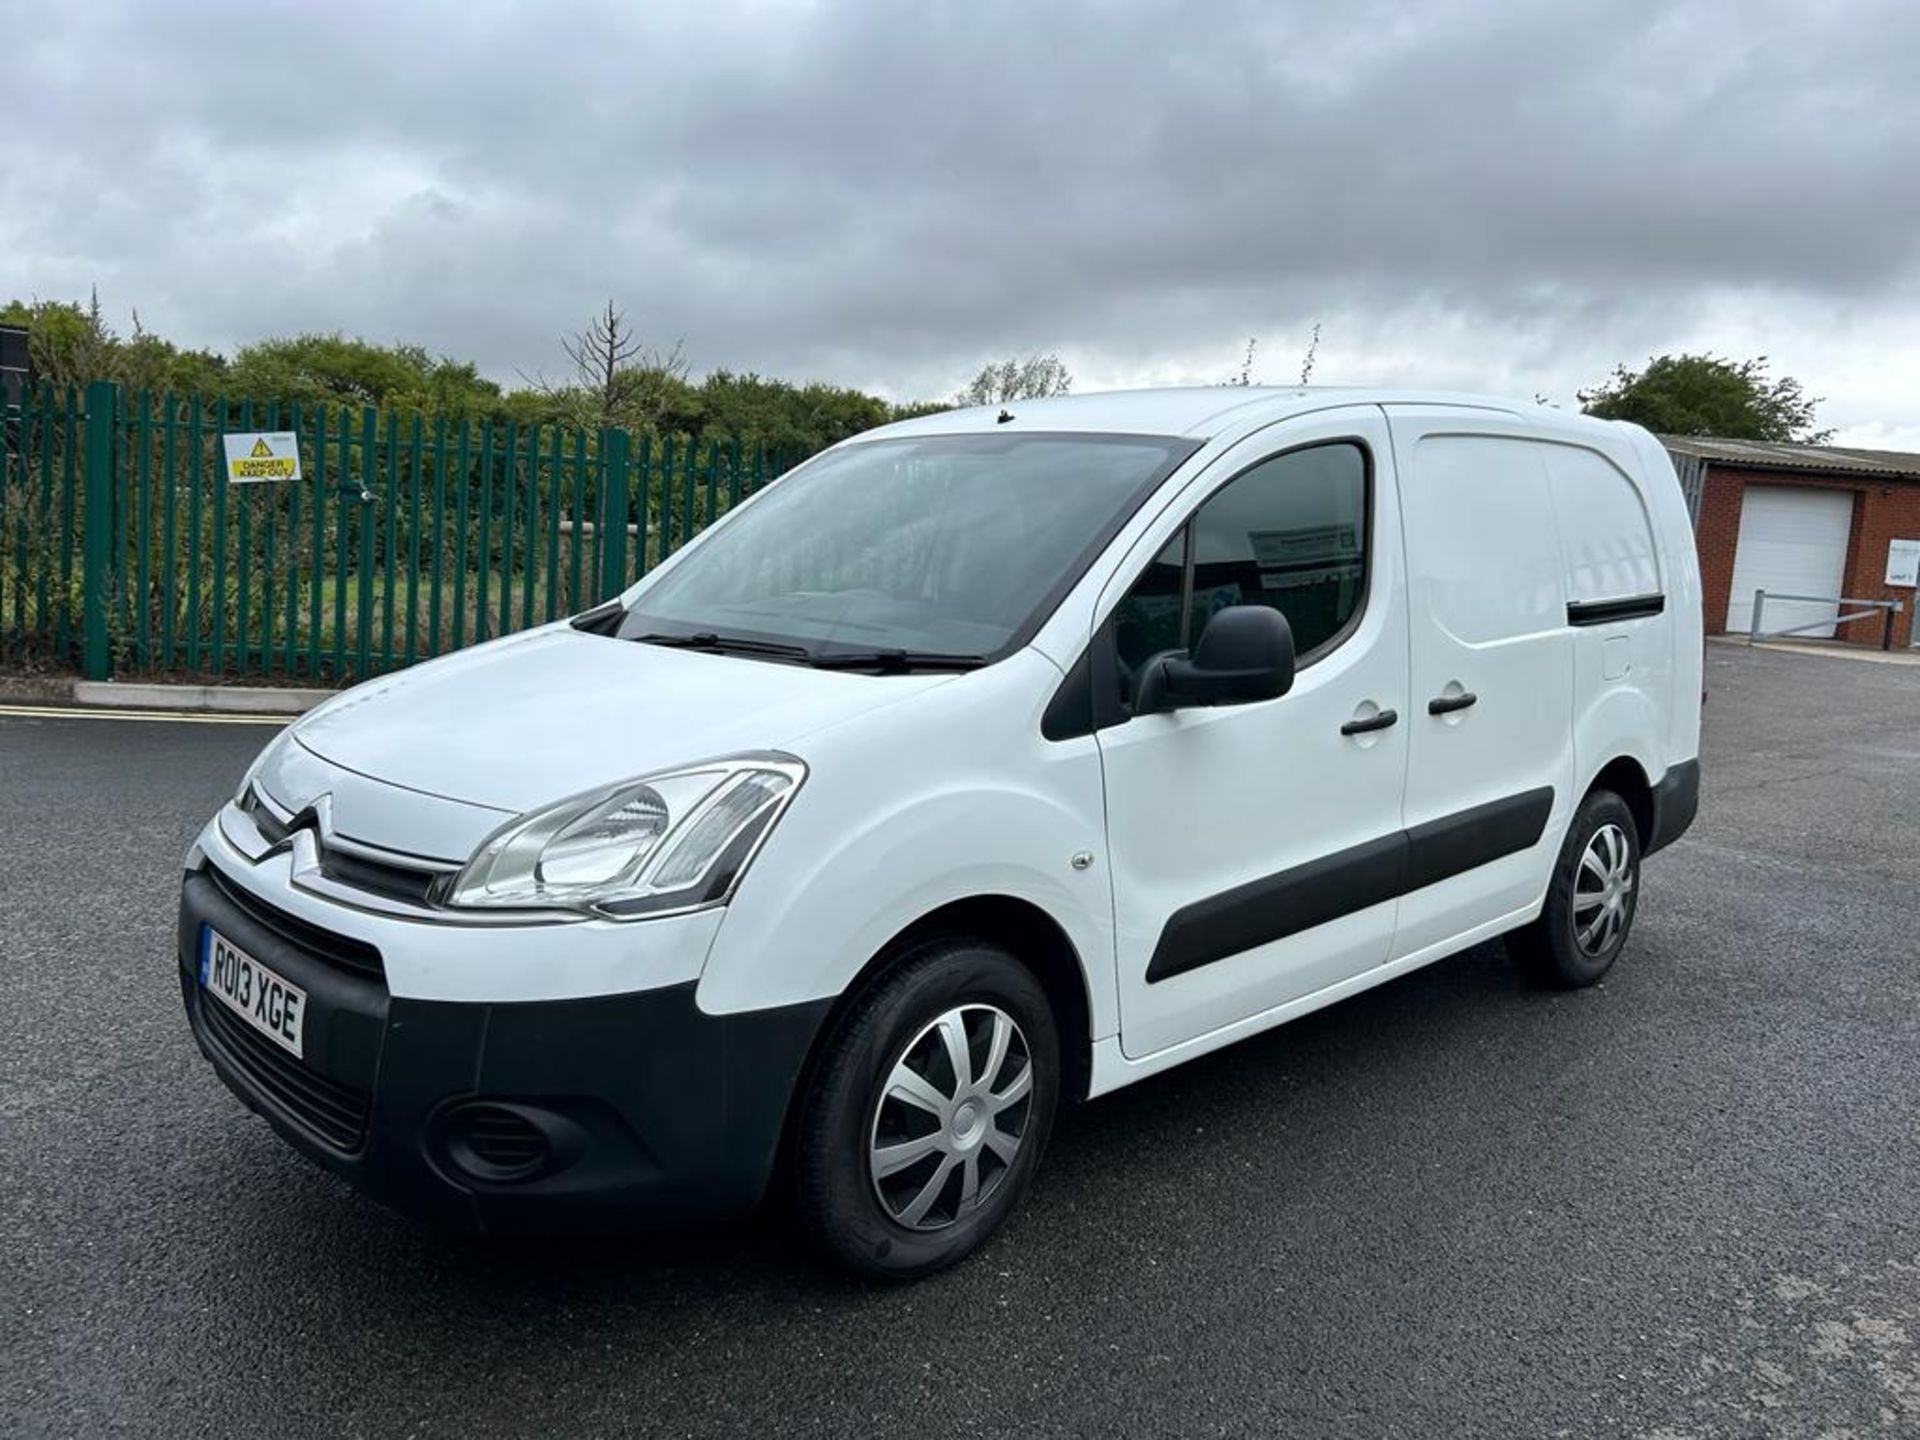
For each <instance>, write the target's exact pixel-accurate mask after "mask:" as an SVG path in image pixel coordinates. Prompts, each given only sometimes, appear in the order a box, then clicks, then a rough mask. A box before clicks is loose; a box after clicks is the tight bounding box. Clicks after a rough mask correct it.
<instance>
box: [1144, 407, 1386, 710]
mask: <svg viewBox="0 0 1920 1440" xmlns="http://www.w3.org/2000/svg"><path fill="white" fill-rule="evenodd" d="M1366 528H1367V457H1366V452H1365V451H1363V450H1362V449H1361V448H1360V447H1359V446H1358V445H1356V444H1352V443H1349V442H1342V443H1339V444H1334V445H1313V446H1309V447H1307V448H1305V449H1302V450H1290V451H1288V452H1287V453H1285V454H1283V455H1276V456H1274V457H1273V458H1272V459H1271V460H1263V461H1261V462H1260V463H1259V464H1258V465H1255V466H1254V467H1253V468H1252V469H1250V470H1246V471H1243V472H1242V473H1241V474H1240V475H1238V476H1237V477H1235V478H1234V479H1233V480H1231V481H1229V482H1228V483H1227V484H1226V485H1225V486H1224V487H1222V488H1221V489H1219V490H1216V491H1215V492H1214V493H1213V495H1212V496H1211V497H1209V498H1208V500H1207V501H1206V503H1205V504H1203V505H1201V507H1200V508H1199V509H1198V510H1196V511H1195V512H1194V514H1193V516H1192V518H1191V519H1190V520H1189V521H1188V522H1187V524H1186V525H1185V527H1183V528H1182V530H1181V531H1180V533H1179V534H1178V535H1176V536H1174V538H1173V539H1172V540H1171V541H1169V542H1168V544H1167V546H1166V547H1165V548H1164V549H1163V550H1161V552H1160V553H1159V554H1158V555H1157V556H1155V557H1154V560H1153V563H1152V564H1151V565H1149V566H1148V567H1147V568H1146V570H1145V572H1144V573H1143V574H1142V575H1141V577H1140V579H1139V580H1138V581H1137V582H1136V583H1135V585H1134V587H1133V588H1132V589H1131V590H1129V591H1128V592H1127V595H1126V598H1125V599H1123V600H1122V601H1121V602H1120V603H1119V605H1117V606H1116V607H1115V608H1114V612H1113V621H1114V646H1115V650H1116V652H1117V655H1118V659H1119V662H1120V663H1119V666H1118V670H1119V674H1120V682H1121V686H1122V691H1123V695H1131V693H1132V677H1133V675H1134V674H1135V672H1136V671H1137V670H1138V669H1139V667H1140V666H1141V665H1142V664H1143V663H1144V662H1145V661H1146V660H1148V659H1149V658H1151V657H1152V656H1154V655H1157V654H1158V653H1160V652H1161V651H1162V650H1184V649H1188V648H1190V647H1191V646H1192V644H1193V642H1194V640H1195V638H1196V637H1198V635H1199V634H1200V632H1201V630H1203V629H1205V628H1206V623H1207V621H1208V620H1209V619H1211V618H1212V617H1213V615H1214V614H1215V613H1216V612H1218V611H1220V610H1224V609H1226V608H1227V607H1228V606H1229V605H1270V606H1272V607H1273V608H1274V609H1276V610H1278V611H1280V613H1281V614H1283V615H1285V616H1286V617H1287V623H1288V624H1289V625H1291V626H1292V627H1293V643H1294V650H1295V653H1296V654H1298V655H1299V657H1300V660H1301V663H1303V664H1305V663H1309V662H1311V661H1313V660H1315V659H1317V658H1319V656H1320V655H1321V654H1323V653H1325V651H1326V650H1328V649H1330V648H1331V647H1332V645H1333V643H1334V642H1335V641H1336V640H1337V639H1338V638H1339V637H1340V636H1341V635H1342V634H1343V633H1344V632H1345V630H1346V627H1347V626H1348V624H1349V623H1351V622H1352V620H1353V618H1354V617H1355V616H1356V615H1357V614H1358V613H1359V611H1360V605H1361V602H1362V600H1363V599H1364V598H1365V596H1366V580H1367V567H1366ZM1189 542H1190V543H1191V553H1189Z"/></svg>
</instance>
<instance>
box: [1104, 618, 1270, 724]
mask: <svg viewBox="0 0 1920 1440" xmlns="http://www.w3.org/2000/svg"><path fill="white" fill-rule="evenodd" d="M1292 688H1293V627H1292V626H1291V625H1289V624H1287V617H1286V616H1284V615H1282V614H1281V613H1280V612H1279V611H1278V610H1275V609H1273V608H1272V607H1271V606H1267V605H1229V606H1228V607H1227V608H1226V609H1224V610H1221V611H1219V612H1217V613H1216V614H1215V615H1214V617H1213V618H1212V619H1211V620H1209V621H1207V628H1206V629H1205V630H1203V631H1201V632H1200V643H1199V644H1197V645H1195V646H1194V647H1193V650H1192V652H1191V654H1187V653H1183V652H1181V651H1179V650H1169V651H1167V652H1166V653H1165V654H1161V655H1156V656H1154V657H1153V658H1152V659H1151V660H1149V661H1148V662H1147V663H1146V664H1145V665H1144V666H1143V667H1142V668H1141V671H1140V683H1139V685H1138V686H1137V687H1136V689H1135V691H1134V699H1133V713H1134V714H1136V715H1157V714H1161V713H1163V712H1165V711H1168V710H1180V709H1185V708H1187V707H1190V706H1196V705H1249V704H1252V703H1253V702H1254V701H1256V700H1274V699H1277V698H1278V697H1280V696H1282V695H1284V694H1286V693H1287V691H1289V690H1291V689H1292Z"/></svg>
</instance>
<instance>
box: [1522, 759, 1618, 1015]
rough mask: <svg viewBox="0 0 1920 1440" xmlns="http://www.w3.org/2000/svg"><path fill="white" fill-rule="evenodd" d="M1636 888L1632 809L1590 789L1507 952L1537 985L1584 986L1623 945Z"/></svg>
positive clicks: (1605, 967)
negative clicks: (1537, 905) (1543, 892)
mask: <svg viewBox="0 0 1920 1440" xmlns="http://www.w3.org/2000/svg"><path fill="white" fill-rule="evenodd" d="M1639 894H1640V836H1639V831H1638V830H1637V829H1636V828H1635V825H1634V819H1633V812H1632V811H1631V810H1629V809H1628V808H1627V802H1626V801H1624V800H1622V799H1621V798H1620V797H1619V796H1618V795H1616V794H1614V793H1613V792H1612V791H1611V790H1595V791H1594V792H1592V793H1591V794H1590V795H1588V796H1587V798H1586V799H1585V800H1584V801H1582V802H1581V805H1580V808H1579V810H1578V811H1576V812H1575V814H1574V817H1573V824H1572V825H1571V826H1569V827H1568V829H1567V839H1566V843H1565V844H1564V845H1562V846H1561V847H1560V858H1559V859H1558V860H1557V861H1556V862H1555V863H1554V867H1553V878H1552V880H1551V881H1550V882H1549V883H1548V886H1547V901H1546V904H1545V905H1544V906H1543V907H1542V908H1541V911H1540V918H1539V919H1537V920H1535V921H1534V922H1533V923H1532V924H1530V925H1527V926H1525V927H1523V928H1521V929H1519V930H1515V931H1514V932H1513V933H1512V934H1510V935H1508V936H1507V953H1508V954H1510V955H1511V956H1512V957H1513V959H1514V962H1515V963H1516V964H1518V965H1519V967H1520V969H1521V971H1522V972H1523V973H1525V974H1526V975H1527V976H1528V978H1530V979H1532V980H1533V981H1535V982H1536V983H1538V984H1541V985H1550V986H1553V987H1555V988H1557V989H1562V990H1577V989H1579V988H1581V987H1582V986H1586V985H1591V984H1593V983H1594V982H1595V981H1596V980H1598V979H1599V978H1600V977H1601V976H1602V975H1605V974H1606V973H1607V971H1608V970H1609V969H1611V968H1612V966H1613V962H1614V961H1615V959H1617V958H1618V957H1619V954H1620V950H1621V947H1622V946H1624V945H1625V944H1626V943H1627V933H1628V932H1629V931H1630V930H1632V928H1633V911H1634V905H1635V903H1636V902H1637V901H1638V899H1639Z"/></svg>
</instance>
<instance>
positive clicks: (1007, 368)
mask: <svg viewBox="0 0 1920 1440" xmlns="http://www.w3.org/2000/svg"><path fill="white" fill-rule="evenodd" d="M1072 388H1073V376H1072V374H1071V373H1069V372H1068V370H1067V367H1066V366H1065V365H1063V364H1061V363H1060V357H1059V356H1058V355H1053V354H1047V355H1030V356H1028V357H1027V358H1026V359H1024V360H1019V359H1013V360H1002V361H1001V362H1000V363H999V364H997V365H983V366H981V367H980V373H979V374H978V375H976V376H974V377H973V379H972V380H971V381H969V382H968V383H967V385H966V386H965V387H964V388H963V389H961V390H960V391H958V392H957V393H956V394H955V395H954V397H953V403H954V404H956V405H1004V404H1006V403H1007V402H1008V401H1010V400H1044V399H1046V398H1047V397H1048V396H1049V395H1064V394H1066V393H1067V392H1068V391H1069V390H1071V389H1072Z"/></svg>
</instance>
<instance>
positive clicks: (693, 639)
mask: <svg viewBox="0 0 1920 1440" xmlns="http://www.w3.org/2000/svg"><path fill="white" fill-rule="evenodd" d="M634 639H636V640H638V641H639V642H640V643H641V644H642V645H661V646H664V647H666V648H667V649H669V650H711V651H713V652H714V653H716V654H720V655H765V656H768V657H770V658H772V659H775V660H803V661H811V660H812V659H813V658H814V655H813V652H812V651H811V650H809V649H807V647H806V646H804V645H783V644H781V643H780V642H779V641H777V640H750V639H748V638H747V637H746V636H744V635H722V634H720V633H719V632H718V631H715V630H701V631H697V632H696V633H694V634H692V635H660V634H650V635H636V636H634Z"/></svg>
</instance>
